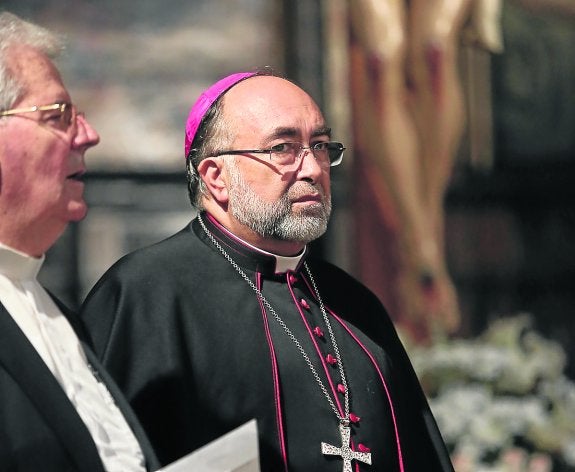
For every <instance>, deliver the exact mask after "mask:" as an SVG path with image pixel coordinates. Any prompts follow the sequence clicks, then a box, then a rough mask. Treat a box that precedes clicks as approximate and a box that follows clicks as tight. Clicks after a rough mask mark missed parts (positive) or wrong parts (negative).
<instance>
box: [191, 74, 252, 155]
mask: <svg viewBox="0 0 575 472" xmlns="http://www.w3.org/2000/svg"><path fill="white" fill-rule="evenodd" d="M254 75H257V72H237V73H235V74H231V75H228V76H227V77H224V78H223V79H220V80H218V81H217V82H216V83H215V84H213V85H212V86H210V87H209V88H207V89H206V90H204V91H203V92H202V94H201V95H200V96H199V97H198V99H197V100H196V103H194V105H193V106H192V108H191V110H190V113H189V114H188V120H187V121H186V140H185V147H184V149H185V152H186V153H185V155H184V157H186V158H187V157H188V154H189V152H190V148H191V147H192V143H193V142H194V138H195V137H196V133H197V131H198V128H199V127H200V123H201V122H202V120H203V119H204V116H205V115H206V113H207V111H208V110H209V109H210V107H211V106H212V104H213V103H214V102H215V101H216V100H217V99H218V98H220V97H221V96H222V95H223V94H224V93H225V92H227V91H228V90H229V89H230V88H232V87H233V86H234V85H235V84H237V83H238V82H241V81H242V80H244V79H247V78H248V77H252V76H254Z"/></svg>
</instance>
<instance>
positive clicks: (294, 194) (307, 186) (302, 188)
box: [287, 182, 326, 200]
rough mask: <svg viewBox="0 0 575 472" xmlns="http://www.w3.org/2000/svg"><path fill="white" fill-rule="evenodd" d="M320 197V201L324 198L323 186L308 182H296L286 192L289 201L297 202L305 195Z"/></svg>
mask: <svg viewBox="0 0 575 472" xmlns="http://www.w3.org/2000/svg"><path fill="white" fill-rule="evenodd" d="M316 194H317V195H320V196H321V198H322V200H323V199H325V198H326V193H325V190H324V189H323V186H321V185H319V184H312V183H310V182H297V183H295V184H294V185H292V186H291V187H290V189H289V190H288V192H287V197H288V198H289V199H290V200H297V199H298V198H301V197H304V196H306V195H316Z"/></svg>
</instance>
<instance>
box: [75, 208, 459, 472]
mask: <svg viewBox="0 0 575 472" xmlns="http://www.w3.org/2000/svg"><path fill="white" fill-rule="evenodd" d="M203 220H204V222H205V223H206V225H207V226H208V228H209V230H210V232H211V233H212V234H213V235H214V236H215V237H216V239H217V240H218V242H219V243H220V244H221V245H222V247H223V248H224V249H225V251H226V252H227V253H228V254H229V255H230V256H231V258H232V259H233V260H234V261H235V262H236V263H237V264H238V265H239V266H240V267H241V268H242V270H243V271H244V272H245V273H246V274H247V275H248V277H249V278H250V280H252V281H253V283H254V284H256V285H257V286H258V288H260V290H261V292H262V293H263V295H264V297H266V299H267V300H268V301H269V303H270V304H271V306H272V307H273V308H274V310H275V311H276V312H277V314H278V315H279V316H280V317H281V318H282V319H283V321H284V322H285V324H286V325H287V327H288V328H289V330H290V331H291V332H292V333H293V335H294V336H295V337H296V338H297V339H298V340H299V342H300V344H301V345H302V347H303V348H304V350H305V351H306V353H307V355H308V356H309V358H310V360H311V361H312V362H313V364H314V366H315V369H316V371H317V373H318V374H319V376H320V379H321V381H322V383H323V385H324V386H325V387H326V390H327V391H328V392H329V394H330V395H331V396H332V398H333V401H334V403H335V404H338V405H341V406H343V404H344V393H343V388H342V387H341V386H339V385H340V384H341V383H342V380H341V378H340V373H339V369H338V366H337V364H333V363H330V362H329V360H331V361H332V362H333V359H332V358H335V357H336V356H335V353H334V347H333V346H332V343H331V340H330V336H329V334H328V328H327V326H326V323H325V321H324V319H323V316H322V312H321V310H320V307H319V303H318V300H317V298H316V296H315V294H314V291H313V288H312V284H311V281H310V278H309V276H308V275H307V273H306V271H305V269H304V261H307V265H308V266H309V268H310V270H311V273H312V275H313V278H314V279H315V282H316V284H317V287H318V289H319V293H320V296H321V298H322V299H323V302H324V304H325V307H326V311H327V314H328V317H329V319H330V324H331V326H332V328H333V332H334V334H335V338H336V342H337V345H338V347H339V351H340V354H341V360H342V363H343V367H344V371H345V375H346V377H347V384H348V387H349V403H350V411H351V413H353V415H354V419H356V422H354V423H352V425H351V446H352V448H353V449H354V450H357V451H364V452H369V453H371V459H372V464H371V465H367V464H363V463H361V462H358V461H356V460H353V461H352V464H353V470H354V471H357V470H361V471H386V472H392V471H393V472H395V471H410V472H411V471H413V472H415V471H417V472H421V471H426V472H432V471H445V470H447V471H452V470H453V469H452V466H451V463H450V461H449V457H448V453H447V451H446V449H445V446H444V443H443V440H442V438H441V435H440V433H439V431H438V429H437V426H436V423H435V420H434V419H433V416H432V414H431V412H430V410H429V407H428V404H427V401H426V399H425V397H424V394H423V392H422V390H421V387H420V385H419V382H418V380H417V378H416V376H415V373H414V371H413V368H412V366H411V363H410V362H409V360H408V358H407V355H406V353H405V351H404V348H403V346H402V345H401V343H400V341H399V339H398V337H397V334H396V331H395V329H394V327H393V325H392V323H391V321H390V319H389V317H388V315H387V313H386V311H385V309H384V308H383V306H382V305H381V303H380V302H379V300H378V299H377V298H376V297H375V295H374V294H373V293H372V292H370V291H369V290H368V289H367V288H366V287H364V286H363V285H362V284H360V283H359V282H358V281H357V280H355V279H354V278H352V277H350V276H349V275H348V274H346V273H345V272H343V271H342V270H340V269H338V268H337V267H335V266H333V265H331V264H329V263H326V262H323V261H317V260H313V258H311V257H307V254H306V255H304V256H303V257H302V258H301V259H300V260H299V262H297V261H296V262H295V265H294V266H293V267H292V269H289V270H287V271H283V270H284V269H281V270H282V272H280V273H276V258H275V257H274V256H271V255H269V254H264V253H261V252H259V251H257V250H255V249H254V248H251V247H248V246H247V245H246V244H244V243H242V242H241V241H239V240H237V238H234V237H233V236H232V235H230V234H228V233H227V232H226V231H225V230H223V228H221V227H220V226H219V225H218V224H217V223H216V222H215V221H214V220H213V219H211V217H209V215H207V214H203ZM374 263H382V264H383V263H385V261H374ZM82 316H83V318H84V321H85V322H86V324H87V327H88V330H89V332H90V334H91V336H92V338H93V342H94V345H95V347H96V351H97V353H98V355H99V356H101V358H102V360H103V363H104V365H105V366H106V367H107V368H108V370H109V372H110V373H111V374H112V376H113V377H114V378H115V379H116V381H117V383H118V384H119V385H120V387H121V388H122V389H123V390H124V392H125V394H126V395H127V397H128V399H129V401H130V402H131V404H132V406H133V408H134V410H135V411H136V413H137V415H138V416H139V418H140V420H141V422H142V424H143V425H144V428H145V429H146V431H147V433H148V435H149V437H150V439H151V441H152V444H153V446H154V447H155V449H156V451H157V453H158V456H159V458H160V460H161V462H162V463H164V464H166V463H169V462H171V461H173V460H176V459H177V458H179V457H181V456H183V455H184V454H186V453H188V452H190V451H192V450H194V449H197V448H198V447H200V446H202V445H204V444H206V443H208V442H209V441H211V440H213V439H215V438H217V437H219V436H221V435H223V434H225V433H227V432H229V431H230V430H231V429H233V428H235V427H237V426H240V425H241V424H243V423H245V422H246V421H249V420H250V419H252V418H256V419H257V424H258V432H259V448H260V458H261V469H262V471H282V470H290V471H306V472H309V471H314V472H322V471H326V472H327V471H334V472H335V471H338V472H339V471H342V470H343V460H342V458H341V457H339V456H327V455H323V454H322V451H321V443H322V442H324V443H328V444H330V445H333V446H336V447H340V446H341V445H342V439H341V435H340V431H339V427H338V419H337V417H336V415H335V412H334V411H333V409H332V407H331V406H330V403H329V402H328V400H327V398H326V396H325V394H324V392H322V390H321V388H320V386H319V382H318V380H317V379H316V378H314V375H313V374H312V372H311V369H310V368H309V366H308V365H307V363H306V361H305V360H304V357H303V356H302V354H301V353H300V351H299V350H298V347H297V346H296V345H295V343H294V342H293V340H292V339H290V337H289V336H288V335H287V334H286V331H285V330H284V328H283V327H281V326H280V324H279V323H278V321H277V320H276V319H275V318H274V316H273V314H272V313H270V310H269V309H268V308H266V306H265V304H262V303H261V302H260V300H259V298H258V296H257V295H256V293H255V291H254V290H253V289H252V288H251V287H250V286H249V284H248V283H247V282H246V281H245V280H244V279H243V278H242V277H241V275H240V274H239V273H238V271H237V270H236V269H234V268H233V267H232V265H231V264H230V263H229V261H227V260H226V259H225V258H224V256H223V255H222V253H221V252H220V251H219V250H218V249H217V248H216V247H215V246H214V244H213V243H212V242H211V241H210V240H209V239H208V237H207V235H206V234H205V233H204V231H203V230H202V228H201V226H200V224H199V222H198V221H197V219H196V220H194V221H192V222H191V223H190V225H189V226H187V227H186V228H185V229H183V230H182V231H181V232H179V233H177V234H176V235H174V236H172V237H171V238H168V239H166V240H165V241H162V242H160V243H158V244H156V245H153V246H150V247H148V248H145V249H142V250H138V251H136V252H134V253H132V254H129V255H127V256H125V257H124V258H122V259H121V260H120V261H119V262H118V263H116V264H115V265H114V266H113V267H112V268H111V269H110V270H109V271H108V272H107V273H106V274H105V275H104V276H103V277H102V279H101V280H100V281H99V282H98V283H97V284H96V286H95V287H94V288H93V289H92V292H91V293H90V294H89V296H88V298H87V299H86V302H85V304H84V307H83V310H82Z"/></svg>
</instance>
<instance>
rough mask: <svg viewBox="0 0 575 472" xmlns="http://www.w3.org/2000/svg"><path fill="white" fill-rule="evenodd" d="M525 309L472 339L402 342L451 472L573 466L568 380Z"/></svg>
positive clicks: (574, 421)
mask: <svg viewBox="0 0 575 472" xmlns="http://www.w3.org/2000/svg"><path fill="white" fill-rule="evenodd" d="M532 324H533V323H532V318H531V317H530V316H528V315H519V316H514V317H506V318H501V319H498V320H496V321H494V322H493V323H491V325H490V326H489V327H488V329H487V330H486V331H485V332H484V333H483V334H482V335H480V336H479V337H477V338H474V339H453V340H447V339H444V340H441V341H437V342H435V343H433V344H432V345H431V346H428V347H424V346H416V345H413V346H409V343H407V344H408V346H409V347H408V350H409V354H410V357H411V360H412V362H413V365H414V368H415V370H416V372H417V374H418V376H419V378H420V380H421V382H422V385H423V387H424V390H425V392H426V394H427V396H428V398H429V403H430V406H431V409H432V411H433V413H434V415H435V417H436V419H437V422H438V424H439V428H440V430H441V432H442V434H443V437H444V439H445V441H446V443H447V444H448V447H449V448H450V450H451V452H452V458H453V463H454V466H455V469H456V472H524V471H525V472H571V471H575V384H574V383H573V382H571V381H570V380H569V379H568V378H566V377H565V376H564V375H563V372H564V369H565V362H566V356H565V353H564V351H563V349H562V348H561V346H560V345H559V344H558V343H555V342H553V341H550V340H547V339H545V338H543V337H542V336H540V335H539V334H538V333H537V332H536V331H535V330H534V329H533V327H532Z"/></svg>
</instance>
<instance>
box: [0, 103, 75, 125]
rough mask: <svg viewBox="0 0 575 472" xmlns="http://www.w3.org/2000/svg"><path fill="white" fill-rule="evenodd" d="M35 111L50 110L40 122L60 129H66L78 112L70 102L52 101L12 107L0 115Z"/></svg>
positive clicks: (72, 122) (16, 114)
mask: <svg viewBox="0 0 575 472" xmlns="http://www.w3.org/2000/svg"><path fill="white" fill-rule="evenodd" d="M35 111H51V112H53V113H51V114H48V116H46V117H43V118H42V120H41V121H42V122H45V123H48V124H51V125H52V126H53V127H54V128H57V129H59V130H61V131H67V130H68V129H69V128H70V126H72V125H73V124H74V123H75V122H76V118H77V117H78V115H82V113H81V112H78V110H77V109H76V107H75V106H74V105H72V104H71V103H52V104H50V105H35V106H33V107H27V108H12V109H10V110H3V111H0V116H18V115H20V114H24V113H33V112H35Z"/></svg>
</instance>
